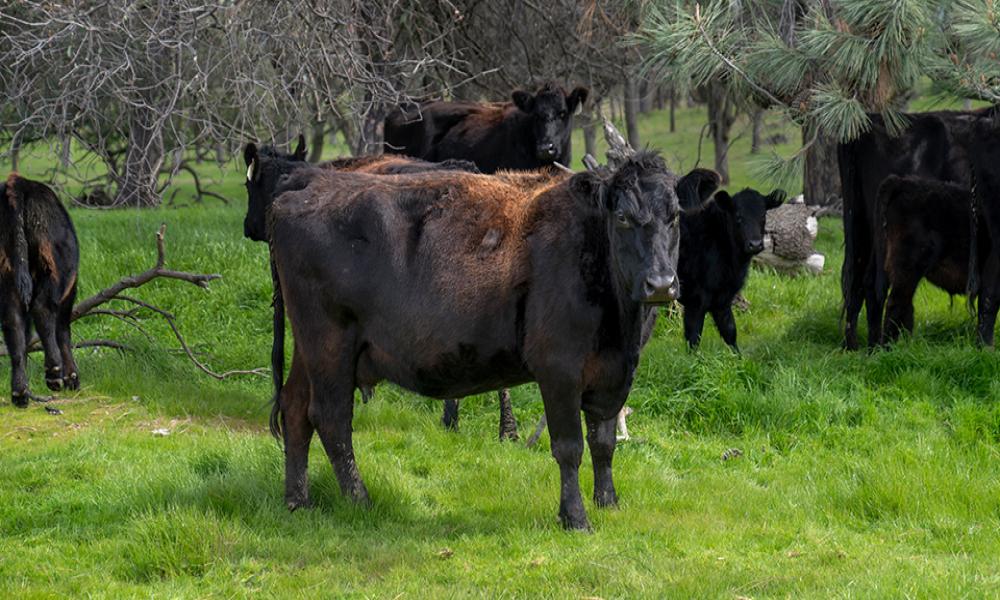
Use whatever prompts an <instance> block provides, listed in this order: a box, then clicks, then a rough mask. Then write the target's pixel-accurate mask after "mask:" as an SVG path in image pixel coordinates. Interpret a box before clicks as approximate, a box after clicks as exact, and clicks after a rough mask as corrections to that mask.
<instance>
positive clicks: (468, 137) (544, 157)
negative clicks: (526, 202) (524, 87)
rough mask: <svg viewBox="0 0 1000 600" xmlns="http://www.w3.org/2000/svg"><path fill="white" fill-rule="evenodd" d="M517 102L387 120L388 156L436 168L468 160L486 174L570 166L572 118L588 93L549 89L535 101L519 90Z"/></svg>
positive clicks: (424, 110)
mask: <svg viewBox="0 0 1000 600" xmlns="http://www.w3.org/2000/svg"><path fill="white" fill-rule="evenodd" d="M511 98H512V100H513V102H503V103H490V104H480V103H476V102H444V101H437V102H428V103H424V104H421V105H419V106H416V105H410V106H407V107H403V108H400V109H397V110H395V111H393V112H392V113H390V114H389V116H387V117H386V118H385V149H386V152H391V153H396V154H407V155H409V156H414V157H416V158H422V159H424V160H429V161H432V162H440V161H442V160H445V159H449V158H457V159H464V160H470V161H472V162H474V163H475V164H476V166H477V167H479V169H480V170H481V171H482V172H484V173H494V172H496V171H498V170H501V169H517V170H524V169H537V168H539V167H544V166H546V165H551V164H552V163H554V162H557V163H560V164H563V165H569V163H570V160H571V157H572V153H571V150H570V134H571V133H572V131H573V113H574V111H576V109H577V107H578V106H580V105H582V104H583V103H584V102H585V101H586V99H587V88H583V87H578V88H576V89H574V90H573V91H572V92H570V93H569V94H567V93H566V92H565V90H563V88H562V87H560V86H557V85H553V84H551V83H549V84H546V85H544V86H542V87H541V88H540V89H539V90H538V92H536V93H535V95H534V96H532V95H531V94H529V93H527V92H524V91H521V90H518V91H515V92H514V93H513V94H511Z"/></svg>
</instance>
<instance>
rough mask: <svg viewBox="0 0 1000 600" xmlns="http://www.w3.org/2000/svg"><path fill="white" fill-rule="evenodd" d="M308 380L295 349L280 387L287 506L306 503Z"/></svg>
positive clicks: (309, 438)
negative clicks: (286, 378)
mask: <svg viewBox="0 0 1000 600" xmlns="http://www.w3.org/2000/svg"><path fill="white" fill-rule="evenodd" d="M309 397H310V390H309V380H308V378H307V377H306V376H305V373H303V369H302V363H301V359H300V357H299V356H298V352H296V353H295V356H294V357H293V359H292V368H291V370H290V371H289V373H288V381H286V382H285V386H284V387H283V388H282V390H281V398H280V402H281V416H282V424H283V431H282V435H283V437H284V441H285V505H286V506H288V510H295V509H297V508H303V507H308V506H309V475H308V473H307V468H308V466H309V443H310V442H311V441H312V435H313V425H312V423H311V422H310V421H309Z"/></svg>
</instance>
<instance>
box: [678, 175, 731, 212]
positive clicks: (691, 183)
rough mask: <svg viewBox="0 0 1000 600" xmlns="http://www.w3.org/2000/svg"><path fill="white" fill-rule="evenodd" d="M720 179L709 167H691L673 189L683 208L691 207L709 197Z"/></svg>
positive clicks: (717, 186) (717, 187) (716, 187)
mask: <svg viewBox="0 0 1000 600" xmlns="http://www.w3.org/2000/svg"><path fill="white" fill-rule="evenodd" d="M721 181H722V178H721V177H719V174H718V173H716V172H715V171H713V170H711V169H693V170H692V171H691V172H690V173H688V174H687V175H685V176H684V177H681V180H680V181H678V182H677V185H676V186H674V190H675V191H676V192H677V197H678V199H680V201H681V204H683V205H684V208H693V207H695V206H698V205H699V204H703V203H704V202H705V201H706V200H708V199H709V198H711V197H712V194H714V193H715V190H717V189H719V183H720V182H721Z"/></svg>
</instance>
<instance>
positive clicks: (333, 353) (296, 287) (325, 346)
mask: <svg viewBox="0 0 1000 600" xmlns="http://www.w3.org/2000/svg"><path fill="white" fill-rule="evenodd" d="M675 184H676V178H675V177H674V175H672V174H671V173H670V172H669V171H668V170H667V168H666V166H665V165H664V163H663V161H662V160H661V159H660V158H659V157H658V156H656V155H655V154H652V153H639V154H638V155H634V156H632V157H630V158H629V159H627V160H626V161H624V162H623V163H622V164H621V165H620V166H619V167H618V168H617V169H614V170H610V169H605V170H601V171H600V172H586V173H580V174H577V175H575V176H573V177H572V178H570V179H568V180H564V181H562V182H561V183H559V184H557V185H553V186H548V187H544V188H541V189H540V190H538V189H536V190H532V191H530V192H525V191H523V190H522V189H520V188H518V187H516V186H513V185H510V184H507V183H504V182H502V181H501V180H499V179H498V178H495V177H487V176H483V175H474V174H468V173H462V172H438V173H423V174H416V175H405V176H395V177H385V176H372V175H366V174H358V173H340V172H336V171H331V170H322V169H313V170H308V171H307V170H298V171H296V172H295V173H294V174H293V175H292V176H291V177H290V178H289V179H288V180H287V181H286V182H285V183H284V184H283V186H282V190H284V193H282V194H281V195H279V196H278V197H277V198H276V200H275V202H274V206H273V207H272V210H271V248H272V257H273V260H274V266H275V274H276V276H277V279H278V284H279V287H278V289H279V290H280V293H281V294H282V297H283V298H284V302H285V303H286V304H287V306H288V315H289V319H290V321H291V324H292V329H293V331H294V333H295V339H296V344H295V355H294V358H293V364H292V371H293V373H294V372H296V370H299V372H300V373H301V374H302V375H301V376H300V379H299V380H298V382H297V385H303V384H304V383H306V382H307V383H308V392H305V393H309V394H310V400H309V404H308V409H307V410H304V411H303V410H299V411H295V412H285V402H284V399H285V395H286V393H288V390H287V388H286V389H285V391H282V390H278V394H277V396H276V401H277V403H278V404H277V406H278V408H279V410H280V411H281V417H282V421H283V425H284V439H285V448H286V450H285V453H286V463H285V464H286V473H285V485H286V487H285V499H286V502H287V503H288V505H289V507H290V508H293V509H294V508H296V507H298V506H302V505H303V504H306V503H307V502H308V490H307V484H306V473H305V469H306V464H307V452H308V447H309V439H310V438H311V437H312V432H313V427H315V428H316V429H317V430H318V431H319V435H320V439H321V440H322V441H323V444H324V446H325V447H326V449H327V453H328V455H329V457H330V460H331V462H332V463H333V467H334V471H335V473H336V476H337V479H338V481H339V483H340V487H341V490H342V491H343V492H344V494H345V495H347V496H348V497H350V498H352V499H353V500H355V501H357V502H361V503H367V502H368V491H367V489H366V488H365V485H364V483H363V482H362V480H361V477H360V475H359V474H358V468H357V465H356V464H355V460H354V451H353V444H352V441H351V439H352V436H351V420H352V414H353V395H354V389H355V388H356V387H359V386H364V385H374V384H375V383H376V382H377V381H379V380H381V379H388V380H390V381H392V382H394V383H396V384H397V385H400V386H402V387H404V388H406V389H409V390H413V391H415V392H417V393H419V394H422V395H425V396H431V397H437V398H455V397H459V396H466V395H469V394H474V393H480V392H484V391H487V390H493V389H497V388H500V387H504V386H511V385H519V384H522V383H527V382H529V381H537V382H538V385H539V388H540V390H541V393H542V400H543V402H544V405H545V413H546V416H547V419H548V423H549V429H550V432H551V439H552V454H553V456H554V457H555V459H556V462H557V463H558V464H559V467H560V474H561V482H562V483H561V500H560V509H559V515H560V518H561V520H562V522H563V524H564V526H566V527H568V528H576V529H586V528H589V523H588V520H587V515H586V511H585V510H584V507H583V502H582V499H581V497H580V487H579V479H578V470H579V466H580V460H581V456H582V453H583V438H582V435H581V431H580V410H581V409H582V410H583V411H584V413H585V415H586V420H587V431H588V434H587V439H588V442H589V445H590V449H591V456H592V458H593V465H594V481H595V484H594V499H595V502H596V503H597V504H598V505H599V506H606V505H613V504H615V503H616V501H617V496H616V493H615V489H614V485H613V482H612V475H611V460H612V455H613V453H614V448H615V432H614V428H615V416H616V415H617V413H618V411H619V409H620V408H621V407H622V405H623V403H624V402H625V398H626V396H627V395H628V391H629V389H630V387H631V384H632V379H633V376H634V372H635V368H636V366H637V365H638V361H639V347H640V342H641V337H642V330H643V324H644V321H645V320H646V319H647V317H648V310H647V308H646V307H647V306H648V305H649V304H656V303H662V302H667V301H669V300H671V299H672V298H673V297H675V296H676V294H677V291H678V283H677V279H676V274H675V265H676V259H677V247H678V241H679V233H680V232H679V230H678V225H677V216H678V212H679V206H678V203H677V198H676V194H675V192H674V185H675ZM277 310H278V309H277V307H276V311H277ZM289 385H291V378H290V382H289ZM295 393H298V392H295Z"/></svg>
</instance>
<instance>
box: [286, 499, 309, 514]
mask: <svg viewBox="0 0 1000 600" xmlns="http://www.w3.org/2000/svg"><path fill="white" fill-rule="evenodd" d="M285 506H287V507H288V512H295V511H297V510H298V509H300V508H312V502H310V501H309V498H285Z"/></svg>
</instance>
